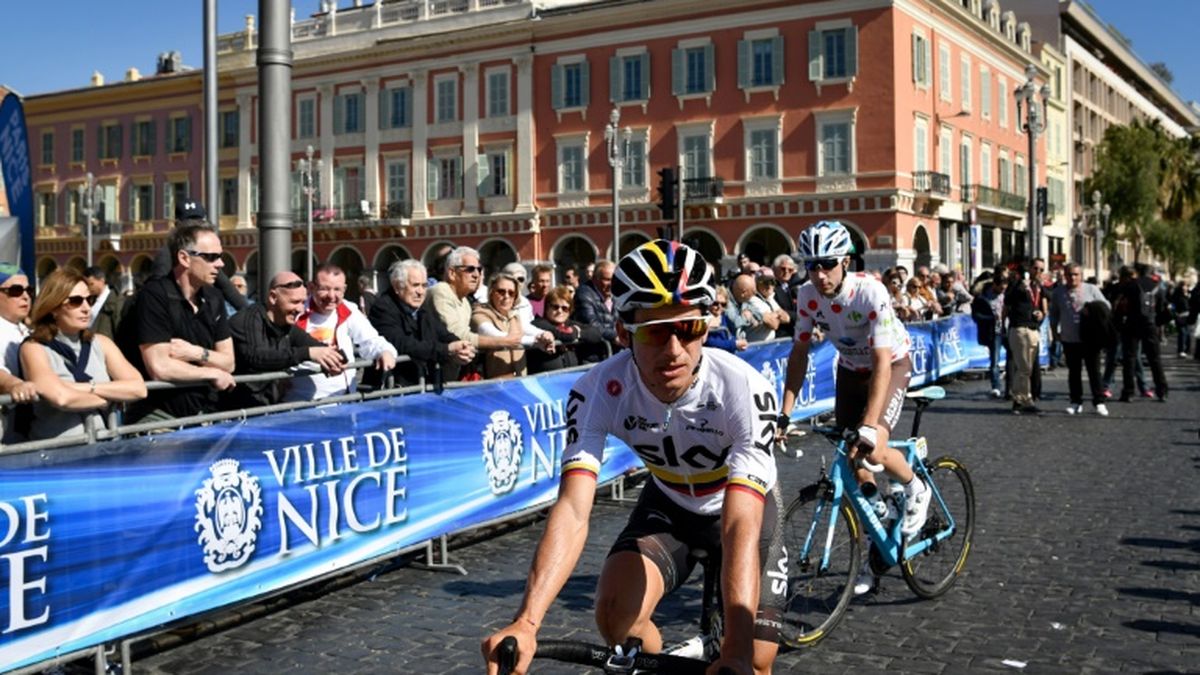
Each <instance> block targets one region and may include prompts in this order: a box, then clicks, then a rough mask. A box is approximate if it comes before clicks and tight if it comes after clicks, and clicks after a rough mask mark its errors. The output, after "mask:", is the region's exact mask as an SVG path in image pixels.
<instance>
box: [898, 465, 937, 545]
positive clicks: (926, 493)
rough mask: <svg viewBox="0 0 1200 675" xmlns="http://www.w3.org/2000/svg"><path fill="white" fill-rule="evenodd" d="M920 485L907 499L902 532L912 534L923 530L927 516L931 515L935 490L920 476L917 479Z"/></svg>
mask: <svg viewBox="0 0 1200 675" xmlns="http://www.w3.org/2000/svg"><path fill="white" fill-rule="evenodd" d="M915 480H916V481H917V483H918V484H919V487H918V488H917V489H916V490H914V491H913V493H912V494H910V495H908V496H907V499H905V500H904V501H905V506H904V521H903V522H902V523H901V524H900V533H901V534H903V535H904V536H906V537H907V536H912V535H914V534H916V533H918V532H920V531H921V527H922V526H924V525H925V517H926V516H928V515H929V502H930V500H931V499H932V498H933V491H932V490H930V489H929V486H928V485H926V484H925V481H922V480H921V479H920V478H917V479H915Z"/></svg>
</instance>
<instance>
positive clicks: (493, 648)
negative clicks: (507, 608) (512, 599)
mask: <svg viewBox="0 0 1200 675" xmlns="http://www.w3.org/2000/svg"><path fill="white" fill-rule="evenodd" d="M510 636H511V637H513V638H515V639H516V641H517V664H516V667H515V668H513V669H512V670H511V671H508V672H511V673H513V674H514V675H524V673H527V672H529V665H530V664H531V663H532V662H533V655H534V653H535V652H537V629H536V628H535V627H534V626H533V625H532V624H530V623H528V622H527V621H523V620H520V619H518V620H517V621H514V622H513V623H511V624H509V625H508V626H506V627H504V628H502V629H500V630H499V631H496V632H495V633H493V634H492V635H490V636H488V637H487V639H485V640H484V641H483V644H482V645H480V651H482V652H483V660H484V661H485V662H486V663H487V675H501V670H500V650H499V649H498V647H499V646H500V643H501V642H502V641H503V640H504V638H506V637H510Z"/></svg>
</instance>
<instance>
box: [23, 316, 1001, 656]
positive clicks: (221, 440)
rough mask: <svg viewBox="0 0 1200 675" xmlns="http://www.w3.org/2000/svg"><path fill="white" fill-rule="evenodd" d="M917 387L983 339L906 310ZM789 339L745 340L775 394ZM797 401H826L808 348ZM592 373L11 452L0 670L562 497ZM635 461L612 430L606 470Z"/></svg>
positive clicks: (828, 376)
mask: <svg viewBox="0 0 1200 675" xmlns="http://www.w3.org/2000/svg"><path fill="white" fill-rule="evenodd" d="M909 330H910V333H911V334H912V337H913V365H914V374H913V384H914V386H917V385H920V384H922V383H925V382H932V381H934V380H936V379H937V378H938V377H941V376H944V375H947V374H950V373H953V372H957V371H961V370H963V369H966V368H967V367H973V364H975V363H977V362H978V360H979V359H980V355H979V354H980V350H982V360H983V364H984V367H986V364H987V352H986V349H983V348H982V347H980V346H979V345H978V344H977V340H975V334H974V332H973V331H974V324H973V322H972V321H971V320H970V318H969V317H952V318H949V319H944V320H941V321H937V322H932V323H925V324H914V325H911V326H909ZM790 349H791V343H790V342H788V341H783V340H780V341H776V342H771V343H765V344H760V345H754V346H753V347H751V348H750V349H748V350H746V351H744V352H741V353H740V356H742V358H744V359H745V360H746V361H748V362H749V363H750V364H751V365H753V366H754V367H755V369H757V370H758V371H759V372H761V373H762V374H763V375H764V376H765V377H766V378H767V379H768V380H769V381H772V382H773V383H774V384H775V386H776V390H777V392H779V393H780V395H782V391H783V386H784V380H785V378H786V372H787V358H788V354H789V351H790ZM811 354H812V358H811V359H810V362H809V368H808V373H807V378H806V379H805V382H804V383H803V385H802V386H801V390H800V395H799V399H798V401H797V405H796V408H795V410H794V411H793V416H794V418H796V419H802V418H806V417H810V416H813V415H816V414H818V413H821V412H825V411H828V410H830V409H832V407H833V397H834V390H835V382H834V377H835V374H836V371H837V359H836V353H835V350H834V348H833V347H832V346H831V345H829V344H824V343H819V344H817V345H814V348H813V350H812V352H811ZM581 374H582V371H574V372H568V373H551V374H546V375H537V376H532V377H527V378H520V379H516V380H505V381H499V382H485V383H480V384H478V385H474V386H470V387H464V388H459V389H449V390H447V391H445V392H444V393H443V394H442V395H434V394H416V395H410V396H404V397H395V398H387V399H379V400H374V401H369V402H363V403H355V404H344V405H340V406H330V407H324V408H317V409H311V410H305V411H298V412H292V413H282V414H278V415H271V416H266V417H256V418H251V419H248V420H245V421H243V422H240V423H233V422H231V423H224V424H216V425H212V426H208V427H196V428H191V429H184V430H181V431H176V432H172V433H167V434H158V435H151V436H143V437H138V438H131V439H127V440H120V441H113V442H109V443H100V444H95V445H90V446H84V447H73V448H62V449H55V450H48V451H44V452H41V453H24V454H18V455H0V584H2V585H3V588H0V670H7V669H10V668H16V667H21V666H24V665H29V664H34V663H38V662H40V661H43V660H46V659H49V658H52V657H54V656H56V655H60V654H66V653H69V652H73V651H76V650H79V649H82V648H86V647H89V646H93V645H96V644H101V643H105V642H112V641H115V640H118V639H120V638H122V637H124V636H128V635H133V634H135V633H139V632H146V631H149V630H152V629H154V628H155V627H157V626H160V625H163V624H165V623H168V622H172V621H177V620H180V619H183V618H186V617H188V616H192V615H196V614H199V613H201V612H205V611H209V610H212V609H215V608H219V607H223V606H226V605H230V604H233V603H238V602H242V601H245V600H247V599H250V598H254V597H257V596H261V595H263V594H266V593H270V592H273V591H278V590H281V589H285V588H288V587H292V586H296V585H299V584H302V583H304V582H305V581H308V580H311V579H314V578H316V577H319V576H321V575H324V574H328V573H330V572H336V571H338V570H341V569H345V568H348V567H350V566H353V565H356V564H359V563H362V562H365V561H369V560H371V559H374V558H377V557H380V556H384V555H387V554H389V553H394V552H395V551H397V550H399V549H402V548H406V547H409V546H412V545H415V544H420V543H421V542H424V541H426V540H428V539H430V538H433V537H437V536H440V535H443V534H448V533H453V532H458V531H462V530H464V529H468V528H470V527H473V526H475V525H479V524H481V523H485V522H488V521H491V520H495V519H498V518H502V517H505V516H507V515H511V514H513V513H516V512H519V511H523V510H526V509H529V508H533V507H538V506H544V505H546V504H548V503H549V502H550V501H551V500H553V499H554V497H555V495H556V492H557V488H558V479H559V465H560V463H561V457H562V451H563V448H564V446H565V445H566V438H567V435H568V434H569V433H570V430H569V429H568V427H567V419H568V417H569V411H570V407H571V405H572V399H571V397H570V388H571V386H572V385H573V384H574V383H575V381H576V380H577V379H578V378H579V377H580V375H581ZM640 465H641V462H640V460H639V459H638V458H637V457H636V455H634V453H633V452H631V451H630V450H629V449H628V448H626V447H625V446H624V445H622V444H620V443H619V442H618V441H616V440H615V439H611V438H610V445H609V447H607V448H606V449H605V453H604V461H603V466H602V470H601V476H600V479H601V481H608V480H612V479H615V478H617V477H619V476H620V475H622V474H623V473H624V472H626V471H627V470H629V469H632V468H636V467H640Z"/></svg>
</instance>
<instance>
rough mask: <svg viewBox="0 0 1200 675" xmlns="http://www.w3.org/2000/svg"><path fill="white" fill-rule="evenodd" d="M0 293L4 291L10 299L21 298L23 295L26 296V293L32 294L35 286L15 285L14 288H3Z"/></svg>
mask: <svg viewBox="0 0 1200 675" xmlns="http://www.w3.org/2000/svg"><path fill="white" fill-rule="evenodd" d="M0 291H3V292H4V294H5V295H7V296H8V297H10V298H19V297H21V296H22V295H25V294H26V293H30V294H32V293H33V286H22V285H21V284H13V285H12V286H5V287H3V288H0Z"/></svg>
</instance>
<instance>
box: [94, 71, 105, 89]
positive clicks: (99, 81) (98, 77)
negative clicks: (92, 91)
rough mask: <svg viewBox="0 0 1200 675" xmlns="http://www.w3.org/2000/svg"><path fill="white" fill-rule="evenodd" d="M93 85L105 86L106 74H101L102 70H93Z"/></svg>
mask: <svg viewBox="0 0 1200 675" xmlns="http://www.w3.org/2000/svg"><path fill="white" fill-rule="evenodd" d="M92 86H93V87H103V86H104V75H102V74H100V71H98V70H93V71H92Z"/></svg>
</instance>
